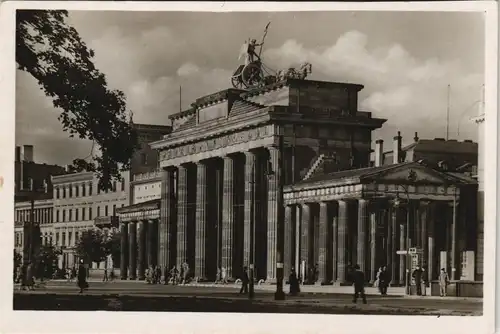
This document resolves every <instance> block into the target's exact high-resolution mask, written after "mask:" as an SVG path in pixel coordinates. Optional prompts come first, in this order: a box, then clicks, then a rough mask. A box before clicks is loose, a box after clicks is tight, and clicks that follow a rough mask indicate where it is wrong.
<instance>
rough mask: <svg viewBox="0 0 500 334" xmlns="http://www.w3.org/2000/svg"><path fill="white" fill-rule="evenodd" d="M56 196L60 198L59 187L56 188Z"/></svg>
mask: <svg viewBox="0 0 500 334" xmlns="http://www.w3.org/2000/svg"><path fill="white" fill-rule="evenodd" d="M56 198H59V187H57V188H56Z"/></svg>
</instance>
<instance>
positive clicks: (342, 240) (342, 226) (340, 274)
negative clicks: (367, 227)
mask: <svg viewBox="0 0 500 334" xmlns="http://www.w3.org/2000/svg"><path fill="white" fill-rule="evenodd" d="M338 205H339V211H338V216H337V217H338V218H337V222H338V226H337V228H338V230H337V284H339V285H340V284H342V283H344V282H345V281H346V279H347V277H346V274H347V268H346V265H347V263H346V241H347V240H346V239H347V232H348V210H347V209H348V206H347V202H346V201H338Z"/></svg>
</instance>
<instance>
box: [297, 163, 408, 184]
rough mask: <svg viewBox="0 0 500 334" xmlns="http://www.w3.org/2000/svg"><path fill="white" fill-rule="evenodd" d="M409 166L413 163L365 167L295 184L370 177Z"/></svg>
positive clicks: (319, 176)
mask: <svg viewBox="0 0 500 334" xmlns="http://www.w3.org/2000/svg"><path fill="white" fill-rule="evenodd" d="M410 164H413V162H405V163H402V164H395V165H385V166H378V167H366V168H358V169H349V170H343V171H340V172H333V173H327V174H323V175H318V176H314V177H311V178H309V179H307V180H303V181H300V182H297V183H296V184H304V183H312V182H319V181H326V180H338V179H347V178H352V177H363V176H368V175H371V174H373V173H378V172H382V171H385V170H390V169H393V168H396V167H401V166H404V165H410Z"/></svg>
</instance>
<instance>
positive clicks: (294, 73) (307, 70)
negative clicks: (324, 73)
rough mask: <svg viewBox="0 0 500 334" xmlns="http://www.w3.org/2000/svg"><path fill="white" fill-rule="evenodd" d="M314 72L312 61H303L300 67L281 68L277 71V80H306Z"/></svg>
mask: <svg viewBox="0 0 500 334" xmlns="http://www.w3.org/2000/svg"><path fill="white" fill-rule="evenodd" d="M311 72H312V65H311V64H310V63H307V62H305V63H303V64H302V65H300V67H299V68H298V69H297V68H294V67H290V68H288V69H286V70H285V69H283V70H279V71H278V72H277V73H276V77H277V81H283V80H286V79H299V80H304V79H305V78H307V76H308V75H309V74H311Z"/></svg>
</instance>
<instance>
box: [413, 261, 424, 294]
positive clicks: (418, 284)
mask: <svg viewBox="0 0 500 334" xmlns="http://www.w3.org/2000/svg"><path fill="white" fill-rule="evenodd" d="M412 276H413V278H414V279H415V286H416V287H417V296H421V295H422V269H420V266H417V268H416V269H415V270H414V271H413V275H412Z"/></svg>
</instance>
